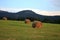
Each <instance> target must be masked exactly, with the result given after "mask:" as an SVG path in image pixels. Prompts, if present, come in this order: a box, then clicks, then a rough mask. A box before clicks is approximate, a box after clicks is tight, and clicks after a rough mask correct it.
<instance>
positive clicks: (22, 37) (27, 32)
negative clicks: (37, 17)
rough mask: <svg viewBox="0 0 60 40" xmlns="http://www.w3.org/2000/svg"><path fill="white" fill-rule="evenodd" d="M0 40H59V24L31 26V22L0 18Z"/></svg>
mask: <svg viewBox="0 0 60 40" xmlns="http://www.w3.org/2000/svg"><path fill="white" fill-rule="evenodd" d="M0 40H60V24H51V23H43V27H42V28H40V29H39V28H32V22H31V23H30V24H25V23H24V21H12V20H7V21H6V20H0Z"/></svg>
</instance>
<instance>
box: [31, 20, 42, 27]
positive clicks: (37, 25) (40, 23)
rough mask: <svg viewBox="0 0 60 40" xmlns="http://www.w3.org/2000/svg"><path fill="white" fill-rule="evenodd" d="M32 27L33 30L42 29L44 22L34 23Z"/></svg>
mask: <svg viewBox="0 0 60 40" xmlns="http://www.w3.org/2000/svg"><path fill="white" fill-rule="evenodd" d="M32 27H33V28H41V27H42V22H40V21H34V22H33V23H32Z"/></svg>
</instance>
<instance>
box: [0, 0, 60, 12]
mask: <svg viewBox="0 0 60 40" xmlns="http://www.w3.org/2000/svg"><path fill="white" fill-rule="evenodd" d="M0 8H17V9H19V8H31V9H32V8H33V9H39V10H45V11H60V0H0Z"/></svg>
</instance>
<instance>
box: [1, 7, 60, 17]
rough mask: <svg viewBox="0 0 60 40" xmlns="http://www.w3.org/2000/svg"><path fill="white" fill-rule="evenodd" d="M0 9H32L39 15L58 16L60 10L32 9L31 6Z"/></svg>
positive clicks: (16, 10) (11, 10)
mask: <svg viewBox="0 0 60 40" xmlns="http://www.w3.org/2000/svg"><path fill="white" fill-rule="evenodd" d="M0 10H3V11H8V12H18V11H22V10H32V11H34V12H36V13H37V14H39V15H46V16H55V15H59V16H60V11H43V10H38V9H33V8H0Z"/></svg>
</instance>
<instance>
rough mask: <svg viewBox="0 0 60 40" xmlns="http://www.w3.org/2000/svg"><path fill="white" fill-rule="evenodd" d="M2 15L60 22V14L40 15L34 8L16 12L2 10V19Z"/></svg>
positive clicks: (21, 18)
mask: <svg viewBox="0 0 60 40" xmlns="http://www.w3.org/2000/svg"><path fill="white" fill-rule="evenodd" d="M2 17H7V18H8V19H10V20H25V19H26V18H28V19H30V20H31V21H33V20H40V21H42V22H49V23H60V16H45V15H39V14H38V13H35V12H34V11H32V10H23V11H19V12H16V13H11V12H7V11H1V10H0V19H2Z"/></svg>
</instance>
